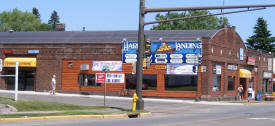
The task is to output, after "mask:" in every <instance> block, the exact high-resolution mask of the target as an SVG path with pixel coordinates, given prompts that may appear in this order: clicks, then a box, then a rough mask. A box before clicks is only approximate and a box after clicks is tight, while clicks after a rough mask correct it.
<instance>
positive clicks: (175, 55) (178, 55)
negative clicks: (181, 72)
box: [170, 54, 183, 58]
mask: <svg viewBox="0 0 275 126" xmlns="http://www.w3.org/2000/svg"><path fill="white" fill-rule="evenodd" d="M182 57H183V56H182V54H171V55H170V58H182Z"/></svg>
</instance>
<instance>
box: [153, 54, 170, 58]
mask: <svg viewBox="0 0 275 126" xmlns="http://www.w3.org/2000/svg"><path fill="white" fill-rule="evenodd" d="M155 57H156V58H167V55H166V54H156V55H155Z"/></svg>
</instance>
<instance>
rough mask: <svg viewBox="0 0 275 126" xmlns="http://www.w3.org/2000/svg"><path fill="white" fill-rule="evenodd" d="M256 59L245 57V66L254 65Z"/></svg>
mask: <svg viewBox="0 0 275 126" xmlns="http://www.w3.org/2000/svg"><path fill="white" fill-rule="evenodd" d="M255 61H256V59H255V58H254V57H247V64H248V65H255Z"/></svg>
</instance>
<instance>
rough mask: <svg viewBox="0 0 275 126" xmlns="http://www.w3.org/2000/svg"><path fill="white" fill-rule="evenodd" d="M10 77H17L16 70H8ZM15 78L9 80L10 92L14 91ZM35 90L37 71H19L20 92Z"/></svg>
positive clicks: (20, 69)
mask: <svg viewBox="0 0 275 126" xmlns="http://www.w3.org/2000/svg"><path fill="white" fill-rule="evenodd" d="M7 74H8V75H15V70H8V71H7ZM14 87H15V77H8V78H7V88H8V90H14ZM34 89H35V69H22V68H19V71H18V90H20V91H34Z"/></svg>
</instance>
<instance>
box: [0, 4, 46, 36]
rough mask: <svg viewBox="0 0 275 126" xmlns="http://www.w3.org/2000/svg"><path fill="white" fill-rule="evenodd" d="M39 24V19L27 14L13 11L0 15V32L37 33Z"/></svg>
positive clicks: (16, 10)
mask: <svg viewBox="0 0 275 126" xmlns="http://www.w3.org/2000/svg"><path fill="white" fill-rule="evenodd" d="M40 24H41V21H40V19H37V18H36V16H35V15H33V14H32V13H29V12H22V11H20V10H18V9H13V10H12V11H9V12H6V11H4V12H2V13H0V31H8V30H14V31H38V30H39V29H38V28H39V26H40Z"/></svg>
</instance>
